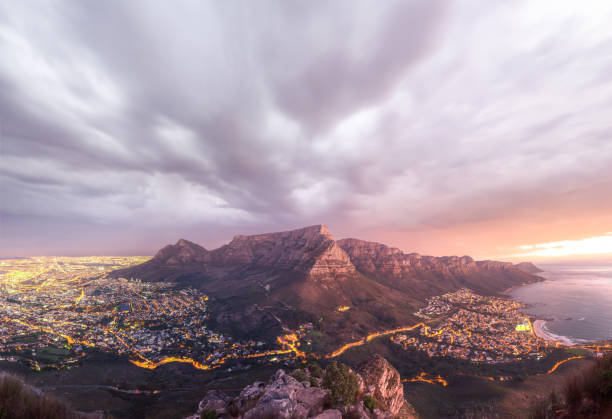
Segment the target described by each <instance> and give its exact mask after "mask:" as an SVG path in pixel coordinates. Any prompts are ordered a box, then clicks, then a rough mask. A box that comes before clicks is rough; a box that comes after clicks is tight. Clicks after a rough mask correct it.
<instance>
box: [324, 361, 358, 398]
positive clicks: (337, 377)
mask: <svg viewBox="0 0 612 419" xmlns="http://www.w3.org/2000/svg"><path fill="white" fill-rule="evenodd" d="M322 387H323V388H327V389H329V390H330V398H331V401H332V403H334V404H336V403H338V402H340V401H341V402H342V403H343V404H344V405H349V404H353V403H355V401H356V396H357V391H358V390H359V384H358V381H357V377H356V376H355V374H353V373H352V372H351V370H350V369H349V367H348V366H347V365H345V364H340V365H338V363H337V362H335V361H334V362H332V363H331V364H329V365H328V366H327V368H326V369H325V374H324V375H323V382H322Z"/></svg>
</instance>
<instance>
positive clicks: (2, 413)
mask: <svg viewBox="0 0 612 419" xmlns="http://www.w3.org/2000/svg"><path fill="white" fill-rule="evenodd" d="M0 418H3V419H4V418H40V419H72V418H74V419H76V418H77V414H76V412H75V411H74V410H73V409H72V408H71V407H70V406H68V405H67V404H65V403H62V402H60V401H58V400H56V399H54V398H53V397H51V396H48V395H46V394H42V393H40V392H37V390H35V389H34V388H33V387H30V386H29V385H27V384H25V383H24V382H23V380H22V379H21V378H19V377H17V376H14V375H11V374H6V373H0Z"/></svg>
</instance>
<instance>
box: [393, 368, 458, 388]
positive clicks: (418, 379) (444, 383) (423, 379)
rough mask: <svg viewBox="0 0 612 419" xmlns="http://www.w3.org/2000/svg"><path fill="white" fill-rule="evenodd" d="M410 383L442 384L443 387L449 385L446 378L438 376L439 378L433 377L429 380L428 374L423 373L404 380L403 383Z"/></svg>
mask: <svg viewBox="0 0 612 419" xmlns="http://www.w3.org/2000/svg"><path fill="white" fill-rule="evenodd" d="M409 382H415V383H416V382H422V383H429V384H442V386H443V387H446V386H447V385H448V381H446V380H445V379H444V378H442V377H441V376H440V375H438V376H437V377H431V378H427V373H426V372H422V373H420V374H419V375H417V376H416V377H414V378H404V379H403V380H402V383H409Z"/></svg>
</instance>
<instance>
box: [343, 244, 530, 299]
mask: <svg viewBox="0 0 612 419" xmlns="http://www.w3.org/2000/svg"><path fill="white" fill-rule="evenodd" d="M338 245H339V246H340V247H341V248H342V249H343V250H344V251H345V252H346V253H347V254H348V255H349V258H350V260H351V261H352V262H353V263H354V264H355V266H356V267H357V269H358V270H359V271H360V272H361V273H362V274H364V275H366V276H368V277H370V278H374V279H376V280H377V281H378V282H381V283H384V284H385V285H388V286H390V287H392V288H395V289H399V290H401V291H404V292H410V293H416V294H417V295H419V296H422V297H427V296H431V295H439V294H443V293H445V292H449V291H455V290H457V289H459V288H462V287H468V288H470V289H472V290H474V291H476V292H479V293H481V294H494V293H496V292H499V291H501V290H504V289H507V288H510V287H511V286H513V285H518V284H521V283H529V282H533V281H534V277H533V275H531V274H532V273H535V272H541V271H540V270H537V268H536V267H535V266H534V265H531V264H527V265H531V266H533V268H535V269H536V270H537V271H535V272H528V271H527V270H525V269H521V266H522V267H523V268H526V265H525V264H519V265H513V264H512V263H510V262H497V261H491V260H485V261H475V260H473V259H472V258H471V257H469V256H461V257H458V256H445V257H434V256H422V255H419V254H418V253H408V254H406V253H404V252H402V251H401V250H400V249H397V248H393V247H388V246H385V245H384V244H380V243H374V242H367V241H363V240H358V239H343V240H339V241H338Z"/></svg>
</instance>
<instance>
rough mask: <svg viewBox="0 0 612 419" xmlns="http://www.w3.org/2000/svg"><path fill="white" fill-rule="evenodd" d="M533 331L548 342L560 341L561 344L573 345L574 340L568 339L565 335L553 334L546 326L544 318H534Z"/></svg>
mask: <svg viewBox="0 0 612 419" xmlns="http://www.w3.org/2000/svg"><path fill="white" fill-rule="evenodd" d="M533 332H534V333H535V335H536V336H537V337H539V338H540V339H544V340H547V341H550V342H558V343H561V344H563V345H569V346H572V345H574V342H573V341H572V340H571V339H569V338H567V337H565V336H559V335H555V334H554V333H551V332H550V331H549V330H548V329H547V328H546V321H545V320H535V321H534V322H533Z"/></svg>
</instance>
